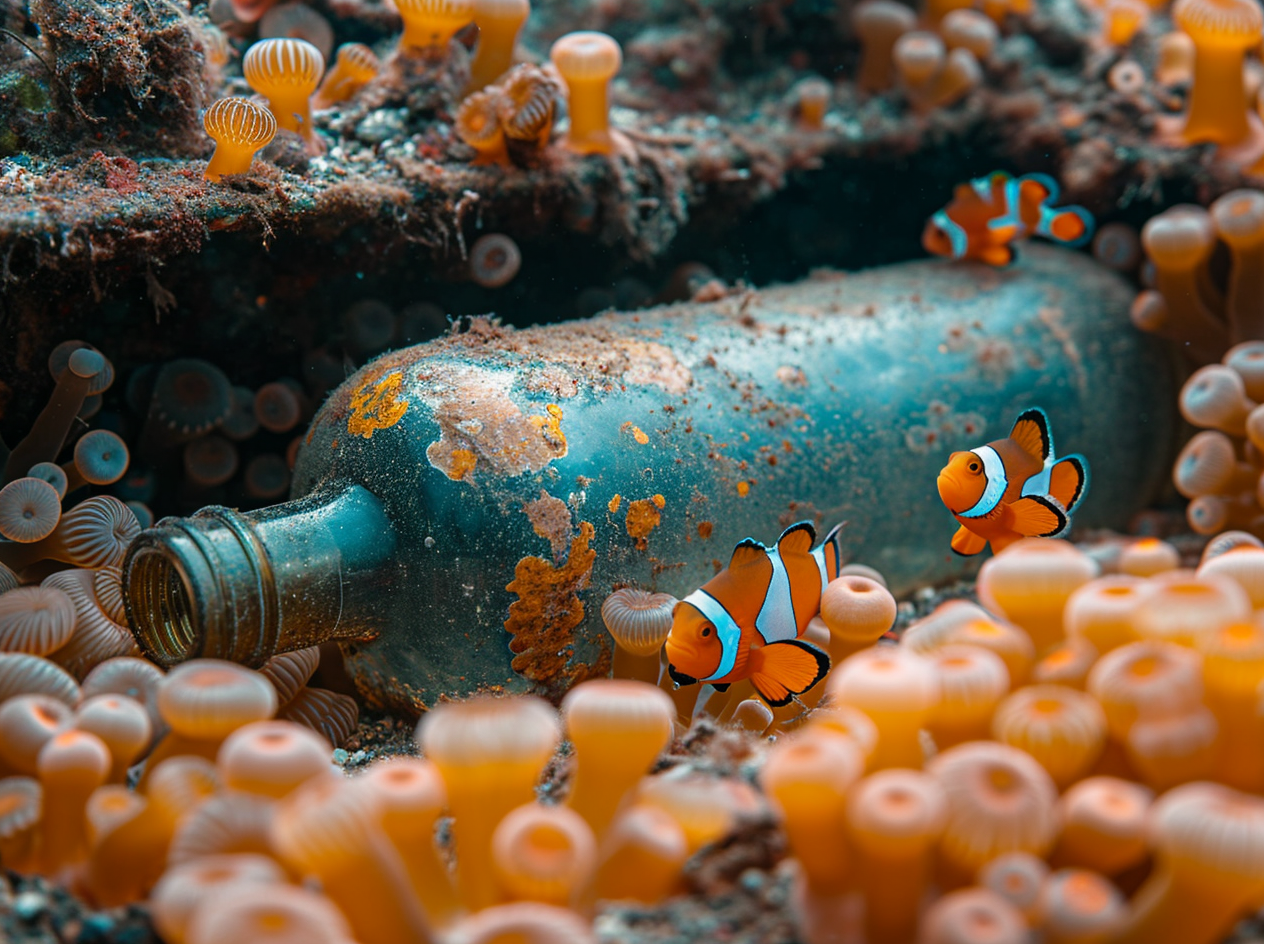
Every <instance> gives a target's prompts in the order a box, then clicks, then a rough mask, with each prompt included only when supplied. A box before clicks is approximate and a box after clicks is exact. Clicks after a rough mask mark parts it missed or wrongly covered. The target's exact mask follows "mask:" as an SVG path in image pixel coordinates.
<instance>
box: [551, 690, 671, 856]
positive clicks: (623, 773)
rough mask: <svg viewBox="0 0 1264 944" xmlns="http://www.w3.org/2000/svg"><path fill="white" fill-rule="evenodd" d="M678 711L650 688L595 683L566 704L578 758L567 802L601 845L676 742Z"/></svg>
mask: <svg viewBox="0 0 1264 944" xmlns="http://www.w3.org/2000/svg"><path fill="white" fill-rule="evenodd" d="M675 715H676V709H675V706H674V705H673V704H672V702H671V699H670V698H668V697H667V695H666V694H664V693H663V692H662V691H661V690H660V689H659V688H657V687H656V686H654V685H650V684H647V683H645V682H637V681H626V680H622V679H594V680H592V681H589V682H584V683H583V684H582V685H578V686H576V687H575V688H574V689H572V690H571V691H570V692H569V693H568V694H567V695H566V697H565V698H564V699H563V700H562V720H563V722H564V724H565V725H566V735H567V739H568V740H569V741H570V742H571V746H572V748H573V749H574V752H575V772H574V779H573V780H572V782H571V793H570V796H569V798H568V800H567V802H568V803H569V805H570V807H571V808H572V809H573V810H575V812H576V813H578V814H579V815H580V816H582V817H583V819H584V820H585V821H586V822H587V824H588V825H589V826H590V827H591V828H592V831H593V833H594V834H595V835H596V836H597V837H598V838H599V839H600V838H601V837H602V836H603V835H604V833H605V831H606V829H607V828H608V827H609V825H610V822H611V820H613V819H614V816H615V813H616V812H617V811H618V809H619V806H620V805H621V804H622V803H623V802H624V799H625V797H626V796H627V795H628V794H629V792H630V791H631V790H632V789H633V788H634V787H635V786H636V784H637V782H638V781H640V779H641V778H642V777H644V776H645V774H646V773H647V772H648V771H649V769H650V767H651V765H652V764H653V763H654V761H655V760H656V759H657V758H658V755H659V754H660V753H661V752H662V750H663V749H664V748H665V747H666V746H667V745H668V743H669V742H670V741H671V735H672V722H673V720H674V718H675Z"/></svg>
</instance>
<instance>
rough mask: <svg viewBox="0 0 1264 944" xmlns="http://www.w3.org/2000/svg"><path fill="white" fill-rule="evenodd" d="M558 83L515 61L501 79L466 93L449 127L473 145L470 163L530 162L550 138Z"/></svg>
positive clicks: (544, 72) (558, 88)
mask: <svg viewBox="0 0 1264 944" xmlns="http://www.w3.org/2000/svg"><path fill="white" fill-rule="evenodd" d="M560 98H561V88H560V87H559V85H558V83H557V81H556V79H554V78H553V77H552V76H551V75H550V74H549V73H548V72H546V71H545V70H544V69H541V68H540V67H538V66H534V65H531V64H530V63H522V64H520V65H517V66H514V67H513V68H512V69H510V70H509V71H508V72H507V73H505V74H504V75H503V76H502V77H501V79H500V81H499V82H497V83H495V84H489V85H487V86H486V87H484V88H482V89H480V90H479V91H475V92H473V93H472V94H470V95H467V96H466V98H465V100H464V101H462V102H461V105H460V107H459V108H458V109H457V113H456V120H455V122H454V125H453V128H454V130H455V132H456V135H457V137H459V138H460V139H461V140H462V141H464V142H465V143H466V144H468V145H469V146H470V147H471V148H473V149H474V151H475V152H476V153H475V157H474V160H473V162H472V163H474V164H501V165H504V166H513V165H514V163H515V162H516V163H529V162H530V161H531V160H532V159H533V158H534V157H535V155H536V154H538V152H539V151H540V150H541V149H542V148H543V147H544V146H545V145H547V144H548V143H549V136H550V134H551V132H552V130H553V118H554V114H555V113H556V110H557V103H558V101H559V100H560Z"/></svg>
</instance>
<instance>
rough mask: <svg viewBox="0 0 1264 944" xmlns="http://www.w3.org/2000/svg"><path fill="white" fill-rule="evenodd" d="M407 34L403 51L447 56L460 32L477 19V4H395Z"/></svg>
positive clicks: (400, 0) (414, 0) (404, 0)
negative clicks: (454, 38) (475, 5)
mask: <svg viewBox="0 0 1264 944" xmlns="http://www.w3.org/2000/svg"><path fill="white" fill-rule="evenodd" d="M395 5H396V7H397V8H398V9H399V16H400V19H402V20H403V21H404V34H403V35H402V36H401V37H400V39H399V45H400V49H401V50H408V49H420V50H436V51H438V52H439V53H440V54H441V55H446V54H447V50H448V44H449V43H450V42H452V37H453V36H455V35H456V34H457V31H458V30H460V29H462V28H464V27H465V26H466V25H468V24H469V23H471V22H472V21H473V19H474V0H396V2H395Z"/></svg>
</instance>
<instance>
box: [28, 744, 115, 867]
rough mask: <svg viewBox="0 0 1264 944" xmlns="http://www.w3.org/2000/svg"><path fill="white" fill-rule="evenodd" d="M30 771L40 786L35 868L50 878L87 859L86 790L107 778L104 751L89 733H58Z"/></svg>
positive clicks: (89, 791) (107, 754)
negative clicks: (34, 772) (41, 802)
mask: <svg viewBox="0 0 1264 944" xmlns="http://www.w3.org/2000/svg"><path fill="white" fill-rule="evenodd" d="M36 768H37V772H38V774H39V779H40V784H41V785H42V786H43V788H44V810H43V815H42V816H41V817H40V827H39V830H40V834H39V863H40V870H41V871H42V872H43V873H44V874H45V875H52V874H55V873H57V872H58V871H60V870H61V869H63V868H66V867H67V866H70V865H76V864H78V863H80V862H82V861H83V860H84V859H86V858H87V856H88V834H87V819H86V817H85V815H84V813H85V809H86V807H87V805H88V797H89V796H90V795H91V794H92V791H93V790H95V789H96V788H97V787H99V786H101V785H102V784H103V783H105V780H106V777H107V776H109V772H110V750H109V748H107V747H106V746H105V743H104V742H103V741H102V740H101V739H100V738H99V737H97V736H96V735H95V734H89V733H88V732H87V731H75V730H71V731H61V732H59V733H58V734H55V735H54V736H53V737H52V738H50V739H49V740H48V741H47V742H46V743H45V744H44V746H43V747H42V748H40V752H39V756H38V757H37V759H36Z"/></svg>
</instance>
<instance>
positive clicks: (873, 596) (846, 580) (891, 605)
mask: <svg viewBox="0 0 1264 944" xmlns="http://www.w3.org/2000/svg"><path fill="white" fill-rule="evenodd" d="M895 610H896V606H895V597H893V596H891V591H889V590H888V589H887V588H886V587H884V586H883V585H882V584H881V583H879V582H878V581H876V580H873V579H871V578H869V577H863V576H860V575H859V574H847V575H843V574H840V575H839V576H838V577H835V578H834V579H833V580H831V581H830V582H829V583H828V584H826V586H825V589H824V590H823V591H822V592H821V620H822V621H823V622H824V623H825V625H826V626H827V627H829V631H830V660H831V661H832V662H833V663H834V664H835V665H837V664H839V663H840V662H842V661H843V660H844V659H845V658H847V657H848V656H850V655H852V654H854V653H856V652H859V651H860V650H861V649H863V648H865V647H867V646H871V645H873V644H874V643H875V642H877V641H878V640H879V639H880V638H881V637H882V636H883V634H884V633H886V632H887V631H888V630H889V629H890V628H891V627H892V626H893V625H895Z"/></svg>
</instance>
